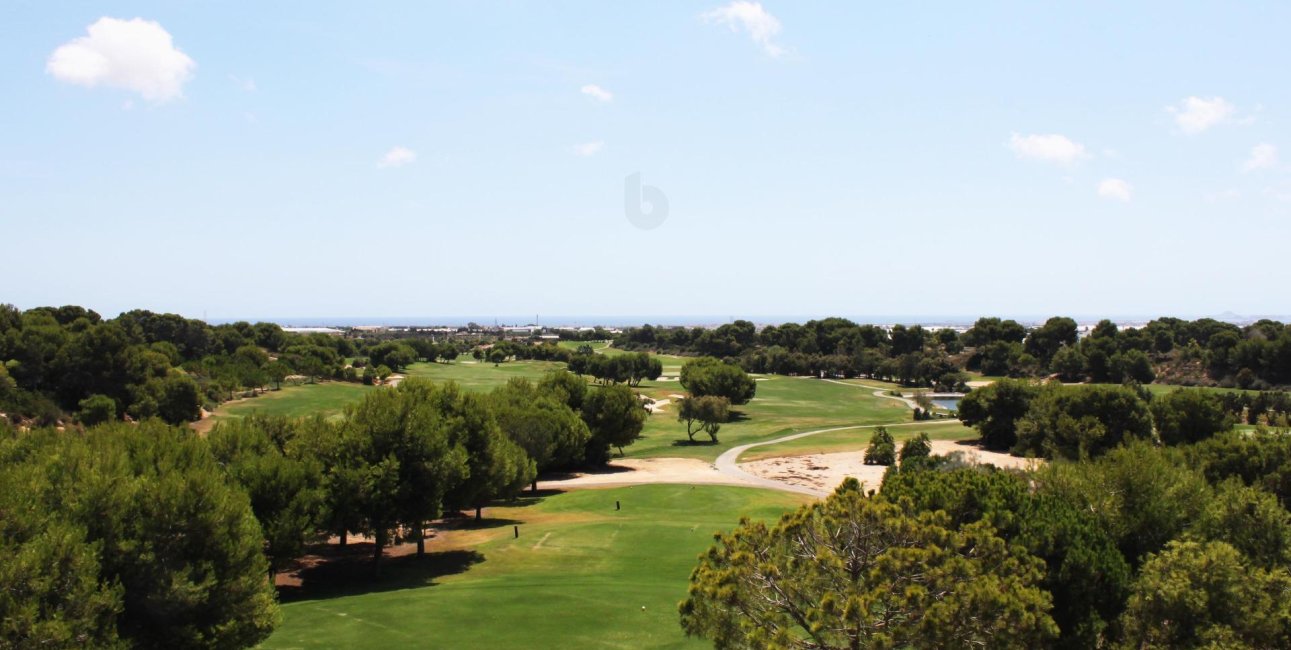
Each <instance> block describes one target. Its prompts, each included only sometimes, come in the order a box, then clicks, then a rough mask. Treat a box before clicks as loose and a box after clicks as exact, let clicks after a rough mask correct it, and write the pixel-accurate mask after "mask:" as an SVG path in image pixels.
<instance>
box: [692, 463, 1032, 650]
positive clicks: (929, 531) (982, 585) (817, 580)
mask: <svg viewBox="0 0 1291 650" xmlns="http://www.w3.org/2000/svg"><path fill="white" fill-rule="evenodd" d="M1041 575H1042V565H1041V564H1040V562H1039V561H1038V560H1036V559H1035V558H1033V557H1031V556H1029V555H1027V554H1026V553H1025V552H1023V551H1021V550H1020V549H1018V548H1016V547H1011V546H1009V545H1008V544H1007V543H1006V542H1005V541H1004V540H1002V539H1000V538H999V537H997V536H995V535H994V533H993V532H992V530H991V529H990V527H989V526H987V525H985V524H974V525H970V526H966V527H964V528H963V529H962V530H954V529H952V528H950V526H949V521H948V518H947V517H946V516H945V515H944V514H941V513H931V512H930V513H921V514H919V515H917V516H912V515H908V514H906V513H905V512H903V510H902V507H901V506H899V505H896V504H891V503H888V502H886V501H884V500H882V499H878V498H867V497H866V496H865V495H863V494H862V493H861V489H860V485H859V484H858V483H857V482H856V481H855V480H854V479H848V481H847V482H845V483H844V484H843V485H842V486H840V487H839V489H838V490H837V491H835V492H834V494H833V495H831V496H830V497H829V498H827V499H825V500H824V501H821V502H817V503H814V504H811V505H807V506H803V507H802V508H800V509H799V510H798V511H797V512H795V513H793V514H791V515H786V516H785V517H784V518H783V519H782V520H781V521H780V522H779V523H777V524H775V525H774V526H767V525H765V524H763V523H761V522H755V521H749V520H747V519H746V520H744V521H742V522H741V523H740V526H739V527H738V528H736V529H735V530H734V531H733V532H731V533H729V534H718V535H717V537H716V543H715V544H714V545H713V546H712V547H711V548H710V549H709V550H708V551H707V552H706V553H705V554H703V555H701V556H700V559H699V566H698V567H696V568H695V570H694V572H693V573H692V574H691V578H690V589H689V596H688V597H687V599H686V600H685V601H683V602H682V603H681V605H680V613H681V625H682V627H683V628H684V629H685V630H686V633H687V634H689V635H694V636H702V637H705V638H708V639H710V640H712V641H713V642H714V644H715V645H716V646H717V647H719V648H744V647H758V648H840V649H841V648H901V647H937V648H976V647H983V646H990V647H995V648H1031V647H1036V646H1038V645H1042V644H1044V643H1045V642H1046V641H1048V640H1049V639H1051V638H1053V637H1054V636H1055V635H1056V633H1057V629H1056V627H1055V625H1054V623H1053V620H1052V619H1051V618H1050V617H1049V614H1048V611H1049V608H1050V599H1049V595H1048V594H1047V593H1045V592H1044V590H1042V589H1040V588H1039V587H1038V586H1037V584H1036V583H1037V581H1038V580H1039V579H1040V577H1041Z"/></svg>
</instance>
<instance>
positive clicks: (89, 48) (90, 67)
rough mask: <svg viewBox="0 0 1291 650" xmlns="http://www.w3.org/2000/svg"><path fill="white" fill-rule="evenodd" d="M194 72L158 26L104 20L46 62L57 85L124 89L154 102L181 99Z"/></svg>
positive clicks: (189, 61)
mask: <svg viewBox="0 0 1291 650" xmlns="http://www.w3.org/2000/svg"><path fill="white" fill-rule="evenodd" d="M196 67H197V64H196V63H194V62H193V60H192V59H190V58H189V57H188V55H187V54H184V53H183V52H181V51H179V49H178V48H176V47H175V45H174V43H173V42H172V41H171V37H170V33H169V32H167V31H166V30H165V29H163V28H162V26H161V25H159V24H158V23H156V22H153V21H151V20H144V19H142V18H133V19H130V20H121V19H119V18H107V17H103V18H100V19H98V20H97V21H95V23H94V24H93V25H90V26H89V27H88V28H87V29H86V35H85V36H81V37H79V38H75V39H72V40H71V41H68V42H67V43H64V44H63V45H60V46H58V49H56V50H54V53H53V54H50V55H49V60H48V61H46V63H45V71H46V72H48V73H49V74H51V75H53V76H54V78H56V79H58V80H59V81H65V82H67V83H70V84H76V85H78V86H86V87H89V88H93V87H95V86H110V87H113V88H124V89H126V90H132V91H134V92H137V93H139V94H140V95H141V96H143V98H144V99H146V100H149V101H153V102H165V101H170V100H172V99H178V98H179V97H182V96H183V95H184V84H185V83H187V82H188V81H189V80H190V79H192V78H193V69H194V68H196Z"/></svg>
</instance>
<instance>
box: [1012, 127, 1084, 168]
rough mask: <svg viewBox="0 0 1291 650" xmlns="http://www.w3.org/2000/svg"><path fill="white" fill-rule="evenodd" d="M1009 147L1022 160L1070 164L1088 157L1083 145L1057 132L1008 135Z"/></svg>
mask: <svg viewBox="0 0 1291 650" xmlns="http://www.w3.org/2000/svg"><path fill="white" fill-rule="evenodd" d="M1008 147H1009V149H1010V150H1011V151H1012V152H1013V154H1014V155H1016V156H1017V157H1018V158H1020V159H1022V160H1036V161H1040V162H1047V163H1055V164H1059V165H1071V164H1075V163H1077V162H1079V161H1081V160H1084V159H1086V158H1088V157H1089V154H1088V153H1087V152H1086V151H1085V145H1083V144H1080V143H1079V142H1073V141H1072V140H1071V138H1068V137H1067V136H1065V135H1060V134H1057V133H1047V134H1038V133H1033V134H1030V135H1021V134H1018V133H1014V134H1013V135H1011V136H1009V144H1008Z"/></svg>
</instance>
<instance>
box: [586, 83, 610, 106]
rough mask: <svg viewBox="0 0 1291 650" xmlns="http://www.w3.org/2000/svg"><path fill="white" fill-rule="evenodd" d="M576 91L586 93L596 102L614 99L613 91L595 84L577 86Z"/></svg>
mask: <svg viewBox="0 0 1291 650" xmlns="http://www.w3.org/2000/svg"><path fill="white" fill-rule="evenodd" d="M578 92H581V93H583V94H584V95H587V96H588V97H591V98H592V99H595V100H596V101H598V102H612V101H614V93H612V92H610V91H608V90H606V89H604V88H602V87H600V86H598V85H596V84H587V85H586V86H583V87H582V88H579V89H578Z"/></svg>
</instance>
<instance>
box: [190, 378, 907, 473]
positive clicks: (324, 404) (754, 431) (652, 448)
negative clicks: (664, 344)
mask: <svg viewBox="0 0 1291 650" xmlns="http://www.w3.org/2000/svg"><path fill="white" fill-rule="evenodd" d="M661 359H662V361H663V364H664V377H671V378H675V377H676V376H677V375H678V374H679V373H680V371H681V364H683V363H685V361H686V359H685V358H684V357H676V356H669V355H661ZM563 367H564V364H562V363H558V362H549V361H512V362H507V363H502V364H498V365H496V366H495V365H494V364H491V363H487V362H486V363H479V362H475V360H474V359H471V358H470V357H468V356H463V357H460V358H459V359H458V360H457V361H456V362H454V363H451V364H444V363H416V364H413V365H412V366H410V367H409V368H408V369H407V370H406V371H405V372H404V374H405V375H406V376H409V377H424V378H427V379H431V380H434V381H455V382H457V383H458V384H460V385H461V386H462V387H463V388H465V389H466V390H471V391H488V390H492V389H494V388H496V387H498V386H501V385H503V384H505V383H506V382H507V381H508V380H510V379H511V378H512V377H524V378H527V379H529V380H532V381H537V380H538V379H540V378H541V377H542V376H543V375H544V374H546V373H547V372H549V371H551V370H554V369H559V368H563ZM759 378H760V379H761V380H762V381H758V382H757V385H758V388H757V396H756V397H755V398H754V399H753V401H752V402H750V403H748V404H745V405H743V406H739V407H736V409H735V410H736V411H737V413H738V415H737V418H736V420H735V421H733V422H729V423H727V424H724V425H722V428H721V431H720V432H719V434H718V439H719V443H718V444H716V445H712V444H702V443H701V444H695V445H691V444H689V441H688V439H687V437H686V431H685V425H684V424H682V423H681V422H678V421H677V419H676V406H675V404H673V405H668V406H665V407H664V411H662V412H660V413H656V414H654V415H652V416H650V417H649V419H648V420H647V421H646V427H645V430H644V431H643V432H642V438H641V439H639V440H637V442H636V443H635V444H633V445H631V446H629V447H627V448H626V452H627V455H628V456H629V457H636V458H648V457H663V456H680V457H689V458H700V459H705V460H712V459H715V458H716V457H717V456H718V455H719V454H721V452H722V451H724V450H726V449H728V448H730V447H731V446H734V445H739V444H744V443H747V442H758V441H761V440H769V439H771V438H774V437H777V436H780V435H787V434H789V433H796V432H800V431H807V430H811V429H820V428H826V427H833V426H846V425H856V424H889V423H895V422H907V421H909V420H910V411H909V409H908V408H906V407H905V406H904V405H902V404H901V403H900V402H897V401H895V400H891V399H885V398H881V397H876V396H874V394H873V393H874V391H875V390H887V389H890V388H893V387H895V385H894V384H886V383H882V382H869V381H855V380H853V381H848V382H834V381H822V380H818V379H812V378H797V377H781V376H774V375H767V376H759ZM367 390H372V388H370V387H365V386H361V385H358V384H353V383H342V382H324V383H321V384H317V385H306V386H298V387H292V388H286V389H283V390H282V391H275V392H271V393H268V394H267V395H265V396H263V397H259V398H255V399H252V400H247V401H244V402H235V403H232V404H229V405H227V406H225V407H222V408H220V409H219V410H217V411H216V417H215V420H216V421H218V420H219V419H220V418H224V417H238V416H242V415H247V414H249V413H251V412H255V411H259V412H262V413H269V414H274V415H288V416H293V417H299V416H307V415H313V414H315V413H321V414H323V415H325V416H335V415H339V414H340V413H342V412H343V410H344V408H345V405H346V404H349V403H353V402H356V401H358V400H359V399H360V398H361V397H362V396H363V393H364V392H365V391H367ZM591 390H597V388H595V387H592V388H591ZM638 390H640V391H641V392H642V393H644V394H646V395H648V396H650V397H653V398H654V399H657V400H662V399H670V400H674V402H675V400H676V398H674V397H671V396H672V395H681V394H684V393H685V391H684V390H683V389H682V387H681V384H680V382H678V381H676V380H675V379H671V380H667V381H664V380H660V381H653V382H644V383H643V384H642V385H641V386H639V387H638ZM699 438H706V436H704V435H700V436H699Z"/></svg>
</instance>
